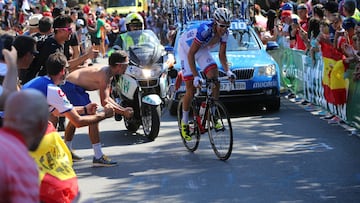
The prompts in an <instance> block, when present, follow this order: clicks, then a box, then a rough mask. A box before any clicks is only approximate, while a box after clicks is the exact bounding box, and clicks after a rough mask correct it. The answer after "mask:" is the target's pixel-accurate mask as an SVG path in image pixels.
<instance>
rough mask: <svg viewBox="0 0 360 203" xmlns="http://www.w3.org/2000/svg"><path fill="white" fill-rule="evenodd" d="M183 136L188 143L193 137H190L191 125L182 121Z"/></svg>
mask: <svg viewBox="0 0 360 203" xmlns="http://www.w3.org/2000/svg"><path fill="white" fill-rule="evenodd" d="M181 136H182V137H183V138H184V139H185V140H186V141H191V136H190V135H189V125H188V124H185V123H183V121H181Z"/></svg>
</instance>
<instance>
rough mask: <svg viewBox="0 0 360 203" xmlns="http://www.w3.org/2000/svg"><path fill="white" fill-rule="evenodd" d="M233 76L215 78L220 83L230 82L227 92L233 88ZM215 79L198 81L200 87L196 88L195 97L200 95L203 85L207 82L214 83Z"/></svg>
mask: <svg viewBox="0 0 360 203" xmlns="http://www.w3.org/2000/svg"><path fill="white" fill-rule="evenodd" d="M235 79H236V78H235V76H233V75H232V76H231V77H228V76H222V77H218V78H217V81H219V82H220V81H222V80H230V82H231V83H232V85H230V86H229V89H228V90H227V91H231V90H232V89H233V87H234V84H235V83H234V80H235ZM215 81H216V79H200V84H201V86H200V87H197V88H196V93H195V96H198V95H199V94H200V93H201V88H202V85H203V84H206V83H207V82H215Z"/></svg>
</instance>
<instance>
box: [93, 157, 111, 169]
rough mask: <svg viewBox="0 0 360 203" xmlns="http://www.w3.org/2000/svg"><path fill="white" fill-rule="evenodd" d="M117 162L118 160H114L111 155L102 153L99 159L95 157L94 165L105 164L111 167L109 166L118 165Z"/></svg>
mask: <svg viewBox="0 0 360 203" xmlns="http://www.w3.org/2000/svg"><path fill="white" fill-rule="evenodd" d="M116 165H117V162H116V161H112V160H111V159H110V158H109V157H107V156H105V155H102V156H101V157H100V158H99V159H97V158H95V157H94V158H93V166H94V167H101V166H105V167H109V166H116Z"/></svg>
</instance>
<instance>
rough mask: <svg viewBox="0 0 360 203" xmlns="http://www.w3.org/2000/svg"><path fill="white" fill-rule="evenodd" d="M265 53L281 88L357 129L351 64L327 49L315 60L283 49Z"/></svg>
mask: <svg viewBox="0 0 360 203" xmlns="http://www.w3.org/2000/svg"><path fill="white" fill-rule="evenodd" d="M325 50H326V49H325ZM269 54H270V55H271V56H272V57H273V58H274V59H275V60H276V61H277V63H278V65H279V68H280V78H281V86H282V87H284V88H286V89H288V90H289V91H291V92H292V93H294V94H295V95H297V97H300V98H303V99H305V100H306V101H308V102H310V103H312V104H314V105H317V106H320V107H322V108H323V109H325V110H327V111H328V112H330V113H331V114H334V115H336V116H338V117H339V118H341V119H342V120H343V121H344V122H345V123H346V124H348V125H350V126H352V127H355V128H356V129H360V88H359V86H360V85H359V83H358V82H357V80H355V79H354V76H353V73H354V70H355V65H356V64H355V63H350V64H346V63H344V60H343V59H344V58H343V57H339V56H338V55H336V54H334V53H333V52H331V50H329V52H328V53H322V56H321V57H319V59H317V60H313V59H312V58H311V57H310V56H309V55H308V54H305V53H304V51H301V50H296V49H291V48H284V47H280V48H279V49H276V50H270V51H269Z"/></svg>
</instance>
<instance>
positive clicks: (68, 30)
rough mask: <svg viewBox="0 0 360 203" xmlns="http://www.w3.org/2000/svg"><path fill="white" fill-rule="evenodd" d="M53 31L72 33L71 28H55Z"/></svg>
mask: <svg viewBox="0 0 360 203" xmlns="http://www.w3.org/2000/svg"><path fill="white" fill-rule="evenodd" d="M55 30H64V31H67V32H72V28H71V27H59V28H55Z"/></svg>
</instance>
